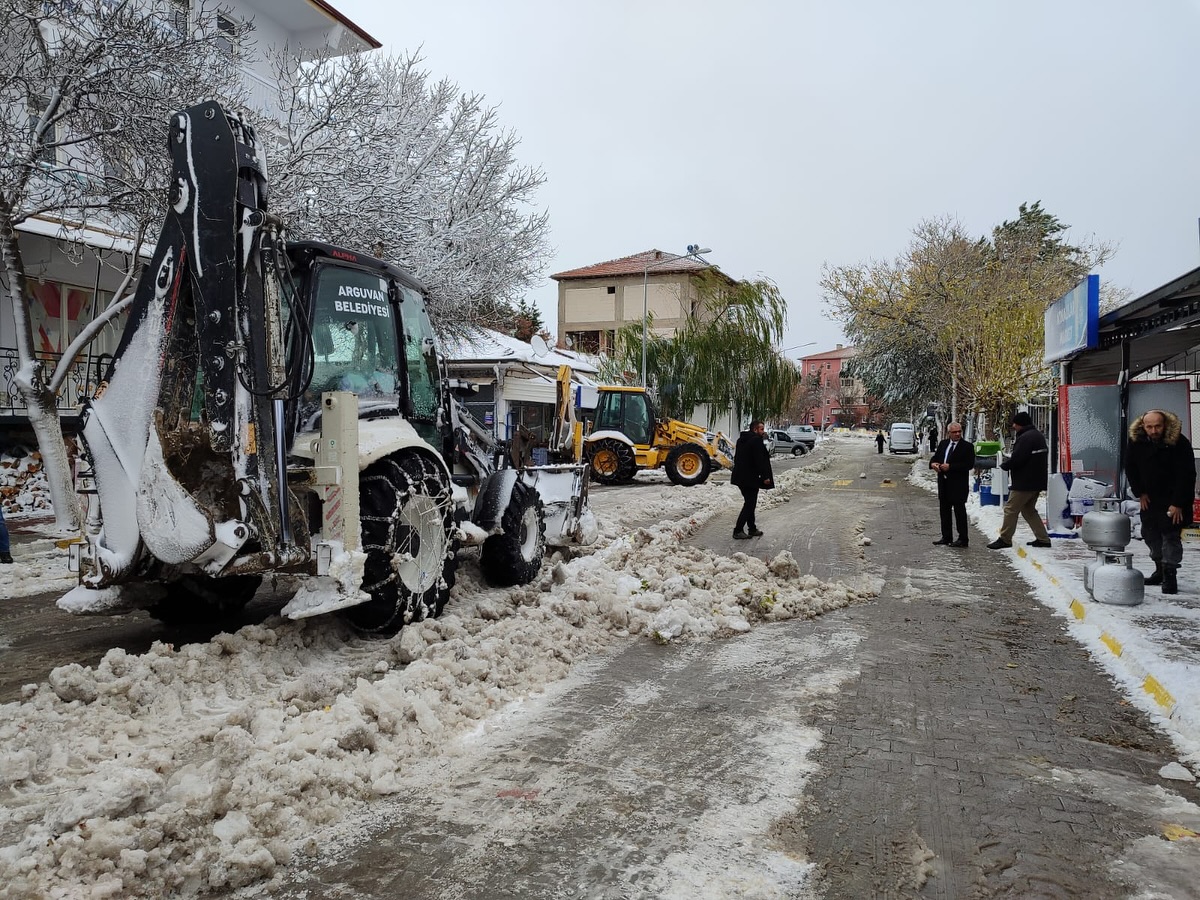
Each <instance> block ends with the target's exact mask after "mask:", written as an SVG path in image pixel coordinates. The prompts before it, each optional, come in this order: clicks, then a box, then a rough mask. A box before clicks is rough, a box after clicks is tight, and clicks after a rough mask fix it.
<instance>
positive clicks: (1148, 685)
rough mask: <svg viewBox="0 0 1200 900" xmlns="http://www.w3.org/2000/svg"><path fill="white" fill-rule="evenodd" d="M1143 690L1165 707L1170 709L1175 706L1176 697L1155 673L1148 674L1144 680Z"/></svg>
mask: <svg viewBox="0 0 1200 900" xmlns="http://www.w3.org/2000/svg"><path fill="white" fill-rule="evenodd" d="M1142 690H1144V691H1145V692H1146V693H1147V694H1149V695H1150V696H1151V697H1153V698H1154V702H1155V703H1157V704H1158V705H1159V706H1161V707H1162V708H1163V709H1165V710H1168V711H1170V710H1172V709H1174V708H1175V698H1174V697H1172V696H1171V692H1170V691H1168V690H1167V689H1166V688H1165V687H1163V686H1162V684H1161V683H1160V682H1159V680H1158V679H1157V678H1155V677H1154V676H1153V675H1147V676H1146V680H1145V681H1143V682H1142Z"/></svg>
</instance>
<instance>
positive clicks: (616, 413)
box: [583, 385, 733, 485]
mask: <svg viewBox="0 0 1200 900" xmlns="http://www.w3.org/2000/svg"><path fill="white" fill-rule="evenodd" d="M599 393H600V399H599V402H598V403H597V405H596V418H595V421H594V422H593V425H592V431H591V433H590V434H588V436H587V437H586V438H585V439H584V446H583V452H584V456H585V457H586V458H587V461H588V462H589V463H590V464H591V469H592V478H594V479H595V480H596V481H598V482H600V483H601V484H624V483H626V482H629V481H632V480H633V476H634V475H635V474H636V473H637V471H638V470H639V469H658V468H663V469H665V470H666V473H667V477H668V478H669V479H671V482H672V483H673V484H682V485H693V484H703V483H704V482H705V481H707V480H708V476H709V474H710V473H711V472H712V469H713V467H714V466H720V467H722V468H726V469H731V468H733V445H732V444H731V443H730V442H729V440H728V439H727V438H726V437H725V435H723V434H721V433H720V432H719V431H718V432H711V431H706V430H705V429H703V428H701V427H700V426H699V425H692V424H690V423H688V422H680V421H678V420H676V419H660V418H659V417H658V415H657V413H656V411H655V408H654V402H653V400H652V399H651V397H650V394H649V393H648V392H647V391H646V389H645V388H642V387H625V386H620V385H605V386H603V387H601V388H600V389H599Z"/></svg>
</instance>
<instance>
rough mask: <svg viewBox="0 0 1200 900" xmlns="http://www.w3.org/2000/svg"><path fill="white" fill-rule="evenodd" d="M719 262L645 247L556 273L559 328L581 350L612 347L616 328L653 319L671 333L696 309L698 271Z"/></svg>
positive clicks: (655, 330)
mask: <svg viewBox="0 0 1200 900" xmlns="http://www.w3.org/2000/svg"><path fill="white" fill-rule="evenodd" d="M713 268H714V267H713V266H711V265H709V264H708V263H706V262H704V261H702V260H699V259H695V258H694V257H691V256H684V255H680V254H675V253H667V252H665V251H663V250H645V251H643V252H641V253H635V254H633V255H632V256H623V257H621V258H620V259H610V260H608V261H607V262H600V263H594V264H592V265H589V266H583V267H582V268H578V269H569V270H568V271H566V272H559V273H557V274H555V275H551V276H550V277H551V278H553V279H554V280H555V281H557V282H558V334H559V336H560V338H561V339H562V340H563V342H564V343H565V344H566V345H567V346H568V347H570V348H571V349H574V350H577V351H579V352H581V353H592V354H600V353H610V352H611V351H612V348H613V340H614V336H615V334H616V332H617V329H619V328H622V327H624V326H625V325H630V324H634V323H637V324H641V322H642V319H643V317H644V316H645V317H647V318H648V319H649V320H651V321H652V322H653V324H652V325H651V327H650V329H649V331H650V333H651V334H658V335H664V336H666V335H672V334H674V333H675V332H676V331H677V330H678V329H679V328H680V327H682V325H683V324H684V322H686V321H687V320H688V319H689V318H690V317H691V316H693V315H695V314H696V312H697V304H698V301H699V297H698V296H697V293H696V286H695V283H694V281H693V279H694V277H695V276H696V275H697V274H699V273H700V272H703V271H705V270H708V269H713Z"/></svg>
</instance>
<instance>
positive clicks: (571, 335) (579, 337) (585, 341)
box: [567, 331, 600, 354]
mask: <svg viewBox="0 0 1200 900" xmlns="http://www.w3.org/2000/svg"><path fill="white" fill-rule="evenodd" d="M567 341H568V342H569V344H570V347H571V349H572V350H575V351H577V352H579V353H592V354H596V353H599V352H600V332H599V331H568V332H567Z"/></svg>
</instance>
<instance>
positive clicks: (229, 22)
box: [217, 13, 238, 56]
mask: <svg viewBox="0 0 1200 900" xmlns="http://www.w3.org/2000/svg"><path fill="white" fill-rule="evenodd" d="M237 36H238V23H237V22H236V21H234V20H233V19H231V18H230V17H229V16H226V15H223V14H221V13H218V14H217V46H218V47H220V48H221V50H222V52H224V53H227V54H228V55H230V56H233V50H234V47H235V46H236V45H237Z"/></svg>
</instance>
